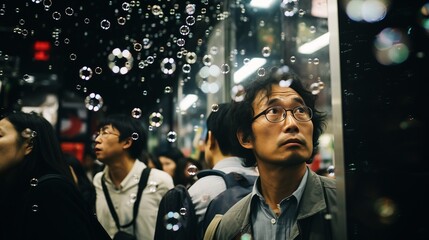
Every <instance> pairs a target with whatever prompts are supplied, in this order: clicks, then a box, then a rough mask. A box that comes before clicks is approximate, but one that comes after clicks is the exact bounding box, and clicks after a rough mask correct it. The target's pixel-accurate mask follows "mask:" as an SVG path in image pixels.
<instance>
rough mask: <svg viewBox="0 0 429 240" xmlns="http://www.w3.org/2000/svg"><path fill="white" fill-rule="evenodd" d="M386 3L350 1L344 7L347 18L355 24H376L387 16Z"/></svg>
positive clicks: (379, 0) (378, 1)
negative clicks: (355, 22)
mask: <svg viewBox="0 0 429 240" xmlns="http://www.w3.org/2000/svg"><path fill="white" fill-rule="evenodd" d="M387 3H388V1H385V0H371V1H362V0H350V1H349V2H348V3H347V5H346V13H347V16H348V17H349V18H350V19H352V20H354V21H357V22H360V21H365V22H378V21H381V20H383V19H384V18H385V17H386V14H387V8H388V5H387Z"/></svg>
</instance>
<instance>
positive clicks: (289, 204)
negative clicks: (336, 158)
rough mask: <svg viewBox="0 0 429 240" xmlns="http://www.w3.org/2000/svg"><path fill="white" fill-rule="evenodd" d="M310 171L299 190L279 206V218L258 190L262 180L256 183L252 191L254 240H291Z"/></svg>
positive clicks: (306, 173) (305, 175)
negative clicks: (291, 232) (291, 233)
mask: <svg viewBox="0 0 429 240" xmlns="http://www.w3.org/2000/svg"><path fill="white" fill-rule="evenodd" d="M307 176H308V169H307V170H306V172H305V174H304V177H303V178H302V180H301V183H300V184H299V186H298V188H297V189H296V190H295V192H293V193H292V195H290V196H288V197H286V198H284V199H282V200H281V201H280V203H279V204H278V205H277V206H278V207H279V209H280V215H279V216H277V215H276V214H275V213H274V212H273V210H272V209H271V208H270V206H269V205H268V204H267V203H266V201H265V199H264V197H263V196H262V194H261V192H260V191H259V189H258V185H259V181H260V179H259V178H258V180H257V181H256V182H255V185H254V186H253V190H252V202H253V203H252V204H253V205H252V213H251V218H252V229H253V237H254V239H282V240H283V239H290V231H291V229H292V226H293V225H294V224H295V223H296V221H297V219H296V217H297V210H298V206H299V202H300V200H301V197H302V194H303V192H304V188H305V185H306V183H307Z"/></svg>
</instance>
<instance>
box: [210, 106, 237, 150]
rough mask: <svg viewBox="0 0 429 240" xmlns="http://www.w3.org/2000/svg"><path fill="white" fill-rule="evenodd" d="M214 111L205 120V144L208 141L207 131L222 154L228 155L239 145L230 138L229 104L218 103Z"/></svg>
mask: <svg viewBox="0 0 429 240" xmlns="http://www.w3.org/2000/svg"><path fill="white" fill-rule="evenodd" d="M216 109H217V111H213V110H212V112H211V113H210V115H209V116H208V118H207V137H206V142H207V140H208V139H207V138H208V131H211V132H212V134H213V136H214V138H215V139H216V140H217V142H218V144H219V148H220V151H221V152H222V154H224V155H230V154H232V152H233V148H234V147H238V145H239V144H238V141H235V142H233V141H232V140H235V139H234V138H232V136H231V134H232V131H231V118H230V116H229V114H230V109H231V103H220V104H218V107H217V108H216ZM234 136H235V135H234Z"/></svg>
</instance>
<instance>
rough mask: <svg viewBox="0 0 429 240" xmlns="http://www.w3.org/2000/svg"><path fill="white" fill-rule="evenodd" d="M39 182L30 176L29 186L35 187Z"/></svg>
mask: <svg viewBox="0 0 429 240" xmlns="http://www.w3.org/2000/svg"><path fill="white" fill-rule="evenodd" d="M38 183H39V180H38V179H37V178H32V179H31V180H30V186H32V187H35V186H37V184H38Z"/></svg>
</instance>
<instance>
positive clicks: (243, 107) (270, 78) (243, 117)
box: [230, 66, 325, 166]
mask: <svg viewBox="0 0 429 240" xmlns="http://www.w3.org/2000/svg"><path fill="white" fill-rule="evenodd" d="M274 84H287V86H288V87H290V88H292V89H293V90H295V91H296V92H297V93H298V94H299V95H300V96H301V97H302V99H303V100H304V102H305V104H306V106H308V107H310V108H311V109H312V110H313V118H312V119H311V121H312V122H313V126H314V130H313V153H312V155H311V157H310V159H308V161H307V163H311V162H312V161H313V157H314V156H315V155H316V153H317V151H318V146H319V137H320V135H321V134H322V133H323V130H324V127H325V114H323V113H322V112H319V111H317V110H316V109H315V103H316V99H317V96H316V95H313V94H312V93H311V92H310V91H308V90H307V89H305V87H304V86H303V84H302V83H301V81H300V79H299V77H298V76H297V75H296V74H295V73H293V72H291V70H290V69H289V67H287V66H283V67H280V68H279V67H274V68H272V69H271V70H270V71H269V73H268V74H267V76H265V77H263V78H259V79H256V80H254V81H251V82H249V83H247V85H245V86H244V99H243V101H233V102H232V107H231V113H230V115H231V117H232V122H233V123H232V132H233V133H237V131H239V130H240V131H242V132H243V135H244V138H250V139H253V138H254V135H253V132H252V122H253V116H254V115H255V113H254V111H253V107H252V104H253V101H254V100H255V97H256V96H257V94H258V93H260V92H265V93H266V95H267V96H269V95H270V94H271V91H272V86H273V85H274ZM234 138H235V139H236V138H237V137H236V135H234ZM234 153H235V155H237V156H239V157H242V158H245V162H244V164H245V165H246V166H255V165H256V158H255V156H254V154H253V151H252V150H251V149H246V148H244V147H242V146H241V145H240V146H239V147H238V148H236V149H235V150H234Z"/></svg>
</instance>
